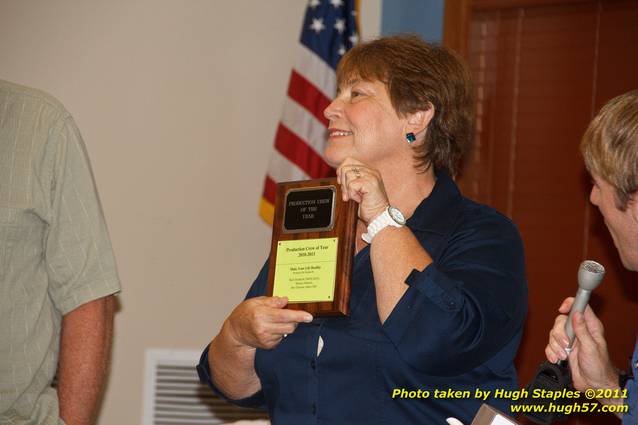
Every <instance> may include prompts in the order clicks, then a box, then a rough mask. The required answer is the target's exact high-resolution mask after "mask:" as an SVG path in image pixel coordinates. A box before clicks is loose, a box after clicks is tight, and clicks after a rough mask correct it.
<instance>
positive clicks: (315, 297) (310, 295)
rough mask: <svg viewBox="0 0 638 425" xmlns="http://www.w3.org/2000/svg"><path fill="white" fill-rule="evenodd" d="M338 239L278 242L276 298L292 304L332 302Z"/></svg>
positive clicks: (274, 288)
mask: <svg viewBox="0 0 638 425" xmlns="http://www.w3.org/2000/svg"><path fill="white" fill-rule="evenodd" d="M337 245H338V238H321V239H300V240H287V241H285V240H282V241H279V242H278V243H277V258H276V260H275V261H276V262H275V279H274V285H273V296H276V297H288V302H289V303H309V302H320V301H333V300H334V297H335V294H334V290H335V277H336V270H337Z"/></svg>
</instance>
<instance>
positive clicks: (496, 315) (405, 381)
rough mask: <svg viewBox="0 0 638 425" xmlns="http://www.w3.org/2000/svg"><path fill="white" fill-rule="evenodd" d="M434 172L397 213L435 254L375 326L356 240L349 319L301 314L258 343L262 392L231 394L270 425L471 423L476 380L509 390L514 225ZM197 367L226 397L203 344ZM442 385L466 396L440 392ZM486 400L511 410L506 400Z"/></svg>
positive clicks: (520, 306)
mask: <svg viewBox="0 0 638 425" xmlns="http://www.w3.org/2000/svg"><path fill="white" fill-rule="evenodd" d="M437 177H438V178H437V181H436V184H435V186H434V189H433V191H432V193H431V194H430V196H428V197H427V198H426V199H424V200H423V202H421V204H420V205H419V207H418V208H417V209H416V210H415V212H414V214H413V215H412V217H410V219H409V220H408V222H407V226H408V227H409V228H410V229H411V230H412V232H413V233H414V235H415V236H416V237H417V239H418V240H419V241H420V242H421V244H422V245H423V247H424V248H425V249H426V250H427V252H428V253H429V254H430V256H431V257H432V258H433V260H434V263H433V264H430V265H429V266H428V267H426V268H425V269H424V270H423V271H418V270H414V271H412V273H411V274H410V275H409V276H408V278H407V279H406V281H405V283H406V284H408V285H409V288H408V290H407V291H406V292H405V294H404V295H403V297H402V298H401V300H400V301H399V302H398V304H397V305H396V306H395V308H394V310H393V311H392V313H391V314H390V315H389V316H388V318H387V320H386V321H385V323H383V324H381V323H380V320H379V316H378V313H377V305H376V294H375V288H374V278H373V275H372V265H371V263H370V250H369V247H366V248H364V249H363V250H361V251H360V252H359V253H358V254H357V256H356V257H355V261H354V266H353V277H352V292H351V298H350V311H351V314H350V317H348V318H316V319H315V320H314V321H313V322H312V323H309V324H304V323H301V324H299V326H298V327H297V329H296V331H295V332H294V333H293V334H291V335H288V337H287V338H285V339H283V341H282V342H281V343H280V344H279V345H278V346H277V347H275V348H274V349H272V350H262V349H258V350H257V353H256V356H255V370H256V372H257V375H258V376H259V378H260V380H261V385H262V390H261V391H259V392H258V393H256V394H254V395H253V396H251V397H249V398H246V399H242V400H231V401H232V402H234V403H236V404H238V405H241V406H251V407H258V408H267V409H268V411H269V414H270V418H271V421H272V423H273V424H275V425H305V424H321V425H329V424H330V425H344V424H347V425H377V424H378V425H381V424H387V425H398V424H444V423H445V418H447V417H449V416H454V417H457V418H459V419H460V420H461V421H463V422H465V423H468V424H469V423H470V422H471V421H472V418H473V417H474V415H475V413H476V411H477V410H478V408H479V407H480V405H481V403H482V402H483V401H482V400H479V399H476V398H475V391H476V389H477V388H480V389H484V390H492V394H494V390H495V389H506V390H515V389H518V384H517V378H516V370H515V369H514V364H513V360H514V356H515V354H516V350H517V348H518V344H519V342H520V339H521V334H522V329H523V322H524V320H525V315H526V312H527V284H526V280H525V266H524V258H523V246H522V243H521V239H520V236H519V234H518V230H517V229H516V226H515V225H514V224H513V223H512V222H511V221H510V220H509V219H507V218H506V217H504V216H503V215H501V214H499V213H498V212H496V211H495V210H493V209H491V208H489V207H487V206H484V205H480V204H477V203H475V202H473V201H470V200H469V199H466V198H464V197H462V196H461V194H460V193H459V191H458V189H457V187H456V185H455V184H454V182H453V181H452V179H451V178H450V177H449V176H447V175H445V174H444V173H438V174H437ZM267 276H268V268H267V265H265V266H264V267H263V268H262V270H261V272H260V273H259V276H257V279H256V280H255V282H254V283H253V285H252V287H251V288H250V291H249V292H248V295H247V298H251V297H255V296H260V295H263V294H264V293H265V289H266V280H267ZM319 336H321V338H322V340H323V342H324V346H323V349H322V350H321V353H320V354H319V356H317V344H318V339H319ZM197 369H198V372H199V375H200V378H201V380H202V382H205V383H208V384H209V385H210V386H211V388H212V389H213V390H214V391H215V392H217V393H218V394H220V395H221V396H222V397H225V396H224V395H223V394H222V393H221V392H220V391H219V390H218V389H217V388H216V387H215V385H214V384H213V382H212V381H211V379H210V371H209V368H208V348H206V349H205V350H204V352H203V354H202V357H201V361H200V364H199V366H198V367H197ZM401 390H405V391H404V392H402V394H403V395H404V397H403V398H401V397H400V395H401V394H396V393H397V392H400V391H401ZM418 390H421V391H420V393H419V392H418ZM435 390H439V393H438V396H439V397H436V395H437V394H436V393H435ZM448 390H451V391H464V390H468V391H469V392H470V397H469V398H442V397H441V395H445V396H449V393H448ZM410 391H413V393H412V395H413V396H414V395H416V397H414V398H410ZM428 392H429V394H428ZM393 393H395V397H393ZM419 394H420V397H419ZM426 394H427V395H428V397H427V398H424V396H425V395H426ZM459 394H460V395H467V393H465V394H464V393H457V395H459ZM488 403H489V404H491V405H493V406H495V407H496V408H498V409H500V410H501V411H503V412H505V413H508V412H509V402H508V401H507V400H505V399H489V400H488Z"/></svg>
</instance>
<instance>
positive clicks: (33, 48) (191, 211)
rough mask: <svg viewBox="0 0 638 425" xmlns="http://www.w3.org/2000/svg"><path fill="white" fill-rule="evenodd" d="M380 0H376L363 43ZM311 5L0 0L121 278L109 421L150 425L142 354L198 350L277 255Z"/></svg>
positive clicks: (12, 39)
mask: <svg viewBox="0 0 638 425" xmlns="http://www.w3.org/2000/svg"><path fill="white" fill-rule="evenodd" d="M380 1H381V0H364V1H363V2H362V3H363V5H362V14H361V24H362V32H363V36H364V37H369V36H375V35H376V34H378V33H379V21H380ZM304 7H305V2H304V1H301V0H271V1H257V0H254V1H222V0H188V1H177V0H109V1H98V0H88V1H87V0H57V1H36V0H0V58H1V59H0V78H2V79H6V80H10V81H14V82H17V83H21V84H25V85H29V86H34V87H38V88H40V89H43V90H46V91H48V92H50V93H52V94H53V95H55V96H56V97H58V98H59V99H60V100H61V101H62V102H63V103H64V104H65V105H66V107H67V109H69V111H70V112H71V113H72V114H73V115H74V117H75V119H76V121H77V123H78V125H79V127H80V129H81V131H82V134H83V136H84V139H85V141H86V144H87V148H88V150H89V154H90V156H91V159H92V163H93V168H94V172H95V176H96V179H97V182H98V188H99V191H100V194H101V198H102V202H103V204H104V209H105V214H106V217H107V221H108V224H109V228H110V231H111V237H112V239H113V244H114V248H115V251H116V256H117V259H118V264H119V270H120V275H121V278H122V283H123V288H124V291H123V294H122V296H121V310H120V311H119V313H118V314H117V317H116V335H115V346H114V359H113V365H112V373H111V377H110V383H109V387H108V390H107V393H106V398H105V404H104V408H103V411H102V416H101V419H100V421H99V424H100V425H131V424H137V423H140V414H141V403H142V388H143V383H142V379H143V359H144V350H145V349H146V348H148V347H166V348H200V347H202V346H203V345H204V344H206V343H207V342H208V341H209V340H210V339H211V338H212V336H213V335H214V334H215V332H216V331H217V330H218V328H219V326H220V325H221V323H222V321H223V320H224V318H225V317H226V315H227V314H228V313H229V312H230V311H231V309H232V308H233V306H234V305H235V304H236V303H237V302H238V301H240V300H241V298H242V297H243V294H244V293H245V291H246V289H247V287H248V285H249V284H250V282H252V279H253V278H254V276H255V275H256V273H257V271H258V269H259V267H260V266H261V264H262V262H263V260H264V259H265V256H266V255H267V253H268V246H269V240H270V228H269V227H267V226H266V225H265V224H263V223H262V222H261V220H260V219H259V218H258V215H257V206H258V202H259V198H260V194H261V189H262V184H263V177H264V172H265V169H266V165H267V159H268V154H269V152H270V150H271V146H272V141H273V137H274V133H275V128H276V124H277V121H278V118H279V114H280V111H281V106H282V104H283V99H284V94H285V90H286V87H287V81H288V77H289V73H290V68H291V64H292V63H293V61H294V57H293V56H291V54H292V52H294V48H295V46H296V43H297V39H298V37H299V30H300V25H301V22H302V17H303V13H304Z"/></svg>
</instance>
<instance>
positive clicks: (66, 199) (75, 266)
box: [44, 116, 120, 314]
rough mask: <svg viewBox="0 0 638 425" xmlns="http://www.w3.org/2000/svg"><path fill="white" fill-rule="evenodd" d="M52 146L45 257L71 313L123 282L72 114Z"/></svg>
mask: <svg viewBox="0 0 638 425" xmlns="http://www.w3.org/2000/svg"><path fill="white" fill-rule="evenodd" d="M54 137H55V135H54ZM50 147H51V150H50V154H51V155H52V156H53V165H52V167H51V168H50V169H51V173H52V176H51V177H52V179H51V187H50V197H49V196H45V198H49V203H50V214H49V215H48V217H47V220H48V222H49V226H48V231H47V234H46V238H45V247H44V248H45V250H44V252H45V254H44V257H45V261H46V265H47V269H48V271H49V295H50V297H51V299H52V300H53V303H54V304H55V306H56V308H57V309H58V310H59V311H60V312H61V313H62V314H66V313H68V312H70V311H71V310H73V309H75V308H76V307H78V306H80V305H82V304H84V303H86V302H89V301H92V300H95V299H98V298H101V297H104V296H106V295H110V294H113V293H117V292H119V291H120V282H119V279H118V276H117V269H116V265H115V259H114V256H113V250H112V247H111V241H110V239H109V235H108V231H107V228H106V222H105V220H104V214H103V212H102V206H101V204H100V199H99V196H98V193H97V190H96V187H95V181H94V178H93V173H92V170H91V166H90V162H89V159H88V155H87V153H86V148H85V146H84V143H83V141H82V137H81V136H80V132H79V130H78V129H77V127H76V125H75V123H74V121H73V118H71V117H70V116H69V117H67V118H66V119H65V120H64V122H63V125H62V126H61V128H60V129H59V134H58V135H57V140H56V141H55V143H52V144H51V145H50Z"/></svg>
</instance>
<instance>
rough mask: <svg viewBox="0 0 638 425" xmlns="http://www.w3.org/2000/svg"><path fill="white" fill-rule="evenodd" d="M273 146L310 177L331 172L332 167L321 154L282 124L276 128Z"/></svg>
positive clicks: (322, 175) (318, 176)
mask: <svg viewBox="0 0 638 425" xmlns="http://www.w3.org/2000/svg"><path fill="white" fill-rule="evenodd" d="M275 148H276V149H277V150H278V151H279V152H280V153H281V154H282V155H284V156H285V157H286V158H288V159H289V160H290V161H292V162H294V163H295V164H296V165H297V166H298V167H299V168H301V169H302V170H304V171H305V172H306V173H307V174H308V175H309V176H310V178H311V179H318V178H320V177H326V176H329V175H331V173H332V169H331V168H330V166H329V165H328V164H326V162H325V161H324V159H323V158H322V157H321V156H319V155H317V153H316V152H315V151H314V150H313V149H312V148H311V147H310V146H308V145H307V144H306V143H305V142H304V141H303V139H300V138H299V137H297V136H296V135H295V134H294V133H293V132H292V131H290V130H288V129H287V128H286V127H285V126H284V125H282V124H280V125H279V128H278V129H277V136H276V138H275Z"/></svg>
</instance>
